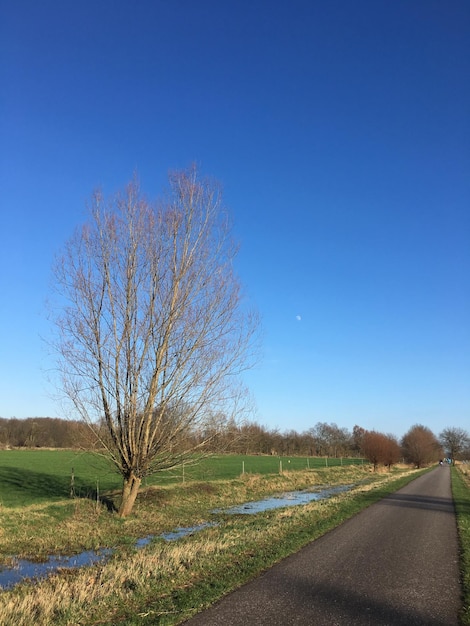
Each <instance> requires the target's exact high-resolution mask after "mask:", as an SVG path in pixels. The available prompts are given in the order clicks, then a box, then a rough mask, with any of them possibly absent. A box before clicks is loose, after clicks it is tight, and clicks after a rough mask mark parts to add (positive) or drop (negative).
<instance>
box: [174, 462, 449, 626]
mask: <svg viewBox="0 0 470 626" xmlns="http://www.w3.org/2000/svg"><path fill="white" fill-rule="evenodd" d="M460 607H461V597H460V584H459V566H458V541H457V527H456V520H455V512H454V506H453V501H452V495H451V488H450V469H449V468H448V467H437V468H436V469H435V470H433V471H432V472H428V473H426V474H424V475H423V476H421V477H419V478H417V479H416V480H414V481H413V482H411V483H409V484H408V485H407V486H406V487H404V488H403V489H400V490H399V491H397V492H395V493H394V494H392V495H390V496H388V497H387V498H384V499H383V500H381V501H380V502H378V503H376V504H373V505H372V506H370V507H369V508H367V509H365V510H364V511H362V512H361V513H359V514H358V515H356V516H355V517H353V518H351V519H350V520H348V521H347V522H345V523H344V524H342V525H341V526H339V527H338V528H336V529H335V530H333V531H331V532H329V533H327V534H326V535H324V536H323V537H321V538H320V539H317V540H316V541H314V542H312V543H310V544H309V545H307V546H306V547H305V548H303V549H302V550H300V551H299V552H298V553H296V554H294V555H292V556H290V557H288V558H287V559H284V560H283V561H281V562H280V563H278V564H277V565H275V566H274V567H272V568H271V569H270V570H268V571H267V572H265V573H264V574H262V575H261V576H259V577H258V578H256V579H255V580H253V581H252V582H250V583H248V584H246V585H244V586H243V587H241V588H240V589H238V590H236V591H234V592H232V593H231V594H229V595H228V596H226V597H225V598H224V599H222V600H221V601H220V602H219V603H218V604H216V605H214V606H213V607H211V608H210V609H208V610H206V611H203V612H202V613H200V614H198V615H196V616H195V617H194V618H192V619H190V620H188V621H187V622H185V624H186V626H247V625H250V624H254V625H256V626H260V625H266V626H268V625H269V626H281V625H282V626H288V625H294V624H295V625H309V626H335V625H338V626H356V625H361V626H362V625H368V626H385V625H386V626H399V625H400V626H401V625H403V626H454V625H456V626H457V625H458V623H459V622H458V612H459V610H460Z"/></svg>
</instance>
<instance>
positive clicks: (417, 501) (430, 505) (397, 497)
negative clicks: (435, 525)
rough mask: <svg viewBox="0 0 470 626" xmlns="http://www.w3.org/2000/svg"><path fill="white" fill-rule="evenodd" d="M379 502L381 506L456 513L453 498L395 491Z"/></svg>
mask: <svg viewBox="0 0 470 626" xmlns="http://www.w3.org/2000/svg"><path fill="white" fill-rule="evenodd" d="M378 504H379V505H381V506H398V507H411V508H415V509H426V510H430V511H440V512H441V513H450V514H452V515H455V509H454V501H453V500H452V498H440V497H433V496H417V495H408V494H403V493H393V494H391V495H389V496H387V497H386V498H384V499H383V500H380V501H379V502H378Z"/></svg>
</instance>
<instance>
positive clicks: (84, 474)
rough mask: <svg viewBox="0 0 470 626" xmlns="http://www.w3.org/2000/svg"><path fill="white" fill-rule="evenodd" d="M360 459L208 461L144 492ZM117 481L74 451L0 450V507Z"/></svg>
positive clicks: (100, 463) (89, 456)
mask: <svg viewBox="0 0 470 626" xmlns="http://www.w3.org/2000/svg"><path fill="white" fill-rule="evenodd" d="M362 464H363V460H362V459H355V458H344V459H340V458H325V457H297V456H291V457H287V456H286V457H277V456H252V455H213V456H209V457H205V458H200V459H197V458H194V462H193V463H185V464H184V465H179V466H178V467H176V468H174V469H173V470H168V471H164V472H158V473H157V474H155V475H154V476H151V477H149V478H146V479H145V480H144V483H143V487H145V486H158V485H161V486H163V485H176V484H182V483H184V482H186V481H205V482H208V481H209V482H210V481H216V480H232V479H234V478H238V477H240V476H241V475H243V474H244V473H245V474H262V475H263V474H278V473H280V472H281V471H302V470H305V469H320V468H326V467H337V466H341V465H345V466H346V465H362ZM121 484H122V479H121V477H120V475H119V474H118V473H117V472H116V471H115V469H114V468H113V466H112V464H111V463H110V462H109V461H108V460H107V459H105V458H103V457H101V456H99V455H96V454H93V453H90V452H81V451H75V450H43V449H40V450H16V449H15V450H1V451H0V504H1V505H2V506H7V507H8V506H28V505H30V504H39V503H42V502H54V501H59V500H63V499H64V498H67V497H69V496H70V494H71V489H72V488H73V492H74V493H75V495H77V496H79V497H88V498H90V497H96V495H97V494H105V493H109V492H114V491H116V490H119V489H120V487H121Z"/></svg>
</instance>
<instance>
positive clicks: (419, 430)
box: [401, 424, 442, 468]
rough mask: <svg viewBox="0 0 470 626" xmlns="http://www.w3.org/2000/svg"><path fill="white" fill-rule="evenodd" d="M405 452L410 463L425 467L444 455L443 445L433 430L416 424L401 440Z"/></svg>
mask: <svg viewBox="0 0 470 626" xmlns="http://www.w3.org/2000/svg"><path fill="white" fill-rule="evenodd" d="M401 445H402V448H403V454H404V456H405V459H406V460H407V461H408V463H413V464H414V465H416V467H418V468H419V467H423V466H424V465H427V464H428V463H432V462H435V461H437V460H438V459H439V457H440V456H442V451H441V446H440V445H439V442H438V441H437V439H436V436H435V435H434V434H433V432H432V431H431V430H430V429H429V428H427V427H426V426H422V425H421V424H415V425H414V426H412V427H411V428H410V430H409V431H408V432H407V433H406V434H405V435H404V436H403V438H402V440H401Z"/></svg>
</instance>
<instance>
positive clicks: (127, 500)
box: [118, 476, 142, 517]
mask: <svg viewBox="0 0 470 626" xmlns="http://www.w3.org/2000/svg"><path fill="white" fill-rule="evenodd" d="M141 482H142V479H141V478H137V477H136V476H130V477H129V478H125V479H124V484H123V486H122V500H121V506H120V507H119V511H118V515H119V517H127V516H128V515H129V514H130V512H131V511H132V508H133V506H134V502H135V499H136V498H137V494H138V492H139V487H140V484H141Z"/></svg>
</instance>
